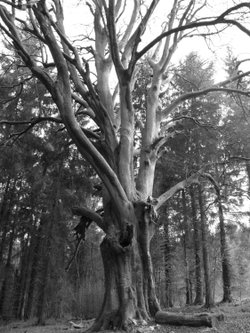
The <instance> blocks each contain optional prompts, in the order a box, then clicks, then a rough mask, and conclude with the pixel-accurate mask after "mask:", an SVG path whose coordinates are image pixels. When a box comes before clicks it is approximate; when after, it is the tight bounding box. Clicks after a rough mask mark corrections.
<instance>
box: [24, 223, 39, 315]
mask: <svg viewBox="0 0 250 333" xmlns="http://www.w3.org/2000/svg"><path fill="white" fill-rule="evenodd" d="M42 223H43V220H41V224H40V226H39V228H38V230H37V231H36V232H34V233H33V235H32V243H33V244H32V246H31V247H30V260H31V271H30V278H29V287H28V292H27V301H26V304H25V309H24V318H25V319H29V318H30V317H32V316H33V314H34V313H33V310H34V298H35V290H36V278H37V275H38V266H39V262H40V260H41V257H40V251H41V249H40V248H41V241H42V229H43V226H42ZM31 251H32V252H31Z"/></svg>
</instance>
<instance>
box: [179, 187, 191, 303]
mask: <svg viewBox="0 0 250 333" xmlns="http://www.w3.org/2000/svg"><path fill="white" fill-rule="evenodd" d="M186 201H187V198H186V193H185V190H182V210H183V228H184V235H183V252H184V267H185V286H186V304H187V305H191V304H192V303H193V293H192V281H191V280H192V279H191V272H190V267H189V266H190V265H189V258H188V252H189V248H190V245H189V244H190V231H189V225H188V215H187V203H186Z"/></svg>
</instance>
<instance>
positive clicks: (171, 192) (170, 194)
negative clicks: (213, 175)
mask: <svg viewBox="0 0 250 333" xmlns="http://www.w3.org/2000/svg"><path fill="white" fill-rule="evenodd" d="M199 176H200V174H199V172H196V173H194V174H193V175H191V176H190V177H188V178H186V179H184V180H182V181H181V182H179V183H177V184H176V185H174V186H173V187H171V188H170V189H169V190H167V191H166V192H164V193H163V194H161V195H160V196H159V197H158V198H157V199H156V200H157V204H156V205H155V209H156V210H158V209H159V208H160V207H161V206H162V205H163V204H164V203H165V202H166V201H167V200H169V199H170V198H172V197H173V195H175V194H176V193H177V192H179V191H180V190H183V189H184V188H186V187H187V186H189V185H191V184H197V183H199Z"/></svg>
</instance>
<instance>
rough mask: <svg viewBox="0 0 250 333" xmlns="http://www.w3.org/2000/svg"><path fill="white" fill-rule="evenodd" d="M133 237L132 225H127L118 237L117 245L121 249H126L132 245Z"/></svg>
mask: <svg viewBox="0 0 250 333" xmlns="http://www.w3.org/2000/svg"><path fill="white" fill-rule="evenodd" d="M133 236H134V227H133V225H132V224H127V225H126V228H125V231H124V232H123V233H122V235H121V236H120V240H119V243H120V244H121V246H122V247H127V246H129V245H131V244H132V240H133Z"/></svg>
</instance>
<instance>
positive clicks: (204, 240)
mask: <svg viewBox="0 0 250 333" xmlns="http://www.w3.org/2000/svg"><path fill="white" fill-rule="evenodd" d="M199 206H200V221H201V237H202V253H203V267H204V280H205V291H206V295H205V307H207V308H210V307H211V306H213V305H214V300H213V298H212V292H211V283H210V267H209V254H208V247H207V233H208V230H207V225H206V220H205V211H204V202H203V194H202V188H201V186H199Z"/></svg>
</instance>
